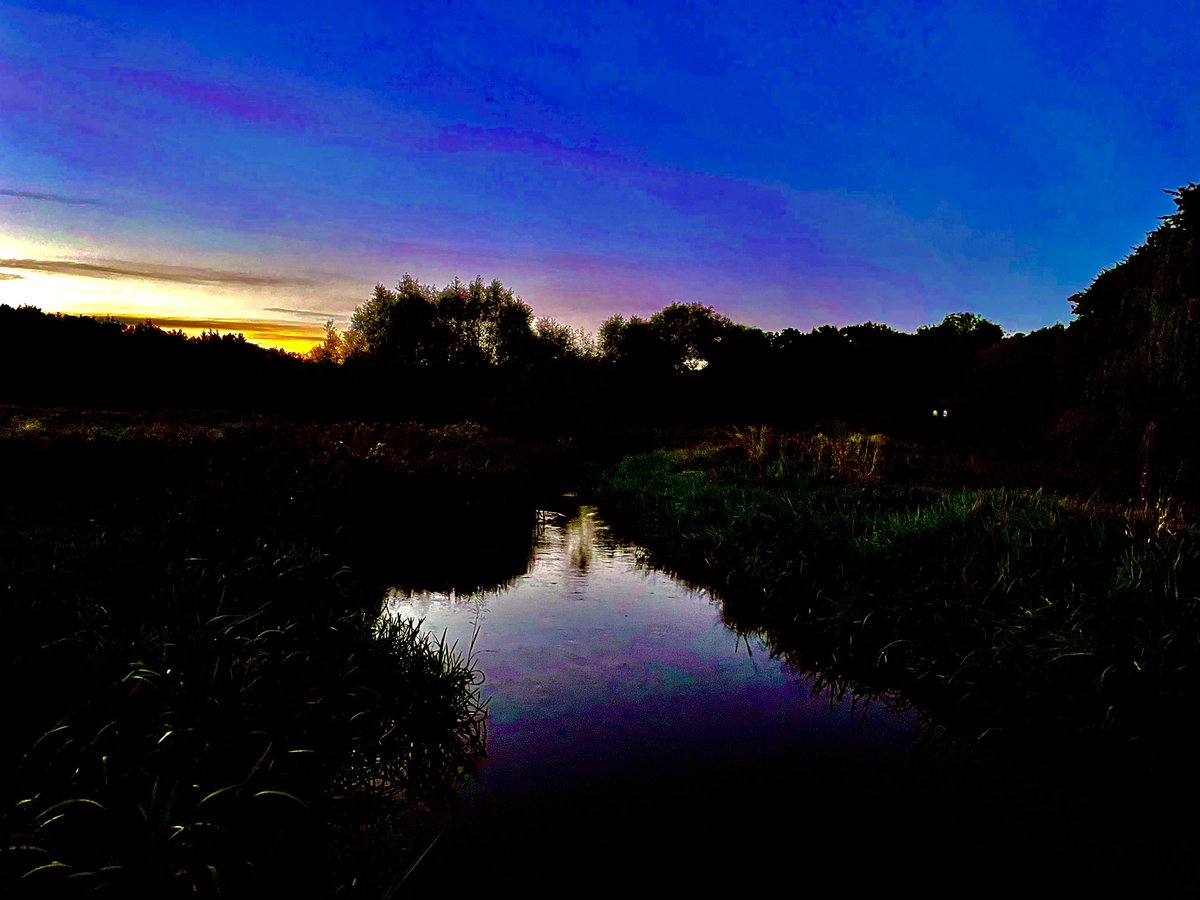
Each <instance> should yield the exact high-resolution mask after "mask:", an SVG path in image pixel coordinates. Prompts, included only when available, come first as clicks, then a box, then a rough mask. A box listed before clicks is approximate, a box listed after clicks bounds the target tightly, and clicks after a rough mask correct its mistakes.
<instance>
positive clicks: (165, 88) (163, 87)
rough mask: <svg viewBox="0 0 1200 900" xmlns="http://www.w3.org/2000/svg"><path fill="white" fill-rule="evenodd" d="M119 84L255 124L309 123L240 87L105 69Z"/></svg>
mask: <svg viewBox="0 0 1200 900" xmlns="http://www.w3.org/2000/svg"><path fill="white" fill-rule="evenodd" d="M109 74H110V75H111V76H112V77H113V78H114V79H115V80H116V81H117V83H119V84H124V85H129V86H131V87H134V88H136V89H137V90H139V91H145V92H148V93H155V94H159V95H161V96H164V97H169V98H171V99H175V100H182V101H183V102H184V103H187V104H190V105H192V106H198V107H201V108H204V109H209V110H212V111H214V112H217V113H221V114H223V115H227V116H231V117H233V118H235V119H242V120H244V121H247V122H252V123H255V124H266V125H282V126H285V127H290V128H303V127H305V126H306V125H308V124H310V123H309V122H308V120H307V118H306V116H305V115H304V114H302V112H301V111H300V110H298V109H296V107H295V105H294V104H293V103H292V102H290V101H284V100H281V99H278V98H275V97H269V96H266V95H263V94H260V93H257V92H253V91H249V90H247V89H245V88H243V87H239V86H235V85H229V84H220V83H215V82H208V81H193V80H192V79H189V78H181V77H180V76H178V75H173V74H171V73H169V72H156V71H149V70H146V69H121V68H112V69H109Z"/></svg>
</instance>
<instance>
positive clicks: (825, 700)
mask: <svg viewBox="0 0 1200 900" xmlns="http://www.w3.org/2000/svg"><path fill="white" fill-rule="evenodd" d="M539 521H540V523H541V527H540V529H539V534H538V536H537V540H536V545H535V548H534V553H533V556H532V563H531V565H530V568H529V571H528V572H527V573H526V574H525V575H523V576H522V577H520V578H518V579H516V580H515V581H514V582H513V583H511V584H510V585H509V586H508V587H506V588H503V589H500V590H497V591H493V592H488V593H484V594H482V595H479V596H473V597H464V596H452V595H450V596H448V595H445V594H433V593H424V592H422V593H414V594H411V595H407V596H406V595H405V594H403V593H401V592H398V591H397V592H393V594H392V595H391V596H390V597H389V598H388V603H387V610H388V612H389V613H390V614H392V615H402V616H408V617H418V618H423V619H424V620H425V625H426V627H427V628H429V629H430V630H431V631H433V632H435V633H437V634H442V633H443V632H444V633H445V634H446V635H447V637H448V638H449V639H450V640H451V641H457V642H458V646H459V648H460V649H464V650H465V649H466V648H467V647H468V646H469V645H470V643H471V638H472V635H473V633H474V631H475V628H476V627H477V626H478V629H479V633H478V636H477V638H476V640H475V648H474V649H475V654H476V658H477V665H478V667H479V668H480V669H482V671H483V672H484V674H485V676H486V682H485V684H484V693H485V696H487V697H489V698H490V706H489V710H490V717H489V722H488V755H489V759H488V763H487V765H486V766H485V768H484V770H483V772H482V774H481V777H480V779H479V782H478V784H477V785H476V786H475V790H478V791H483V792H484V793H488V794H496V793H508V792H517V793H520V792H523V791H526V790H529V789H531V788H532V787H533V786H534V785H536V786H538V787H539V788H546V787H549V786H553V785H554V784H555V783H556V782H557V783H560V784H561V783H563V782H572V781H577V780H588V779H603V778H605V777H606V776H610V775H612V774H614V773H617V772H628V771H629V770H631V769H634V768H639V769H653V768H654V767H656V766H659V765H671V766H678V765H680V764H687V763H696V762H701V761H713V760H716V759H730V758H735V759H737V758H742V759H746V760H747V761H750V760H753V759H754V758H755V757H762V756H765V755H766V754H777V753H779V752H780V751H783V750H788V749H790V748H797V749H803V750H807V751H818V752H820V751H824V752H833V753H837V754H838V755H841V754H843V753H847V754H869V755H875V754H878V753H883V754H885V755H892V754H893V753H900V754H902V753H903V752H904V751H905V750H906V749H907V748H908V747H910V746H911V743H912V740H913V733H914V730H915V724H914V721H913V719H912V718H911V717H909V716H903V715H900V714H897V713H896V712H894V711H892V710H890V709H888V708H887V707H886V706H885V705H884V704H883V703H880V702H875V703H873V704H870V705H868V706H867V707H865V708H864V705H863V704H862V703H859V704H858V705H857V706H853V705H852V704H851V703H850V701H849V700H846V701H831V699H830V697H829V696H828V695H816V696H814V695H813V694H812V682H811V679H809V678H808V677H807V676H805V675H798V674H796V673H793V672H790V671H788V670H787V669H786V668H785V667H784V666H783V664H782V663H781V662H780V661H779V660H775V659H771V658H770V656H769V655H768V653H767V652H766V650H765V649H763V646H762V645H761V643H759V642H758V640H757V639H755V638H751V639H749V641H747V640H746V639H745V638H741V637H738V636H737V635H735V634H734V633H733V632H732V631H730V630H729V629H727V628H726V627H725V626H724V624H723V623H722V622H721V617H720V609H719V605H718V604H717V603H715V602H713V601H712V599H711V598H710V597H709V596H708V595H707V594H706V593H704V592H702V591H701V592H697V591H691V590H689V589H687V588H686V587H684V586H682V585H681V584H680V583H679V582H677V581H675V580H674V579H673V578H671V577H670V576H668V575H665V574H663V573H661V572H658V571H655V570H652V569H648V568H645V567H639V565H638V559H637V556H636V553H635V552H634V551H633V550H632V549H630V548H627V547H622V546H621V545H619V544H617V543H616V542H615V541H614V540H613V539H612V537H611V535H610V534H609V532H608V529H607V528H606V527H605V526H604V525H603V523H602V522H601V521H600V520H599V519H598V518H597V517H596V514H595V512H594V511H593V510H592V509H590V508H588V507H583V508H581V509H580V510H579V511H578V512H577V513H575V514H573V515H564V514H557V513H542V514H540V515H539Z"/></svg>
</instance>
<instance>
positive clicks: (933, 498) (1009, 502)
mask: <svg viewBox="0 0 1200 900" xmlns="http://www.w3.org/2000/svg"><path fill="white" fill-rule="evenodd" d="M843 444H844V446H845V448H847V449H846V450H845V452H846V454H847V455H848V456H849V457H850V462H849V463H848V464H846V465H845V466H844V467H843V468H842V470H841V477H839V478H838V479H836V480H833V481H831V480H830V479H829V477H828V470H827V469H825V468H823V466H822V464H821V463H820V461H819V460H818V461H815V462H814V460H813V457H812V454H811V447H810V446H800V447H797V448H795V449H794V450H792V451H791V452H786V453H783V454H781V455H779V456H778V457H776V458H775V460H774V461H773V462H772V463H771V464H769V465H767V466H765V467H764V466H761V465H759V464H757V462H756V461H754V460H747V459H746V458H745V456H744V455H743V450H742V449H741V448H738V447H734V448H732V449H731V448H729V447H714V446H710V447H702V448H698V449H693V450H691V451H687V452H674V453H669V452H659V453H654V454H648V455H642V456H637V457H631V458H629V459H626V460H624V461H623V462H622V463H621V464H620V465H618V466H616V467H615V468H613V469H611V470H610V471H608V472H607V473H605V475H604V476H603V477H601V478H600V479H599V480H598V481H597V484H596V486H595V493H596V497H597V500H598V502H599V504H600V507H601V509H602V510H603V512H604V514H605V516H606V518H607V519H608V520H609V521H610V523H612V524H613V526H614V527H615V528H617V529H618V530H622V531H624V532H625V533H626V534H627V535H628V536H629V537H631V538H632V539H633V540H636V541H639V542H641V543H643V544H644V545H645V546H646V547H647V548H648V549H649V551H650V557H651V560H652V561H653V562H654V563H655V564H656V565H660V566H662V567H664V568H667V569H669V570H672V571H676V572H679V573H681V574H682V575H683V576H684V577H686V578H687V579H688V580H690V581H693V582H697V583H701V584H704V585H707V586H708V587H710V588H711V589H713V590H714V591H715V593H716V594H717V595H718V596H720V597H722V598H723V601H724V612H725V615H726V618H727V619H728V620H729V621H730V623H731V624H733V625H734V626H735V627H737V628H739V629H740V630H743V631H746V632H756V633H761V634H763V635H764V636H765V638H766V639H767V640H768V642H769V643H770V645H771V646H772V648H773V650H774V652H777V653H779V654H781V655H785V656H787V657H788V658H789V659H791V660H792V661H793V664H794V665H796V666H797V667H798V668H800V669H803V670H805V671H810V672H814V671H815V672H817V673H818V674H819V675H820V676H821V678H822V683H823V684H825V685H832V686H835V687H836V686H838V685H841V686H842V687H843V688H844V689H846V690H850V691H864V692H867V693H872V692H877V693H889V692H899V693H900V694H901V695H902V696H904V697H905V698H907V700H908V701H909V702H912V703H915V704H917V705H919V706H921V707H923V708H925V709H927V710H929V711H931V713H932V714H934V715H935V717H936V718H937V719H938V721H941V722H943V723H947V724H949V725H951V726H952V727H954V728H955V729H957V730H958V731H959V732H960V733H966V734H971V735H975V736H979V735H984V734H987V735H989V736H990V737H992V738H997V737H999V736H1005V735H1006V736H1008V737H1009V738H1011V739H1020V738H1021V736H1028V735H1040V736H1041V737H1043V738H1044V737H1045V736H1046V735H1048V734H1056V735H1060V736H1079V735H1084V734H1101V733H1102V734H1106V735H1109V736H1113V737H1117V738H1120V739H1122V740H1133V739H1143V740H1145V741H1146V742H1147V743H1149V742H1150V741H1151V739H1153V740H1154V741H1157V742H1159V744H1160V746H1165V745H1167V744H1169V743H1170V741H1171V739H1172V738H1178V737H1179V736H1181V735H1183V734H1185V733H1187V732H1188V731H1189V730H1190V728H1191V725H1190V722H1188V721H1186V717H1183V716H1181V715H1180V714H1179V710H1180V708H1182V706H1183V704H1185V703H1186V702H1187V701H1188V698H1191V697H1194V696H1195V695H1196V690H1197V689H1198V688H1200V684H1198V683H1197V676H1198V674H1200V670H1198V669H1197V664H1198V663H1200V629H1197V627H1196V626H1197V621H1196V616H1197V612H1198V606H1197V590H1198V586H1197V584H1196V578H1197V572H1198V567H1200V552H1198V548H1197V536H1196V533H1195V530H1194V528H1192V527H1190V526H1187V525H1186V524H1185V522H1184V520H1183V518H1182V515H1181V514H1180V513H1179V510H1178V508H1177V507H1175V506H1174V505H1171V504H1165V503H1160V504H1158V505H1157V506H1155V505H1145V504H1143V505H1134V506H1130V507H1124V508H1122V507H1116V506H1113V505H1111V504H1110V505H1101V504H1098V503H1097V504H1092V503H1082V502H1078V501H1073V500H1063V499H1060V498H1057V497H1054V496H1051V495H1049V494H1045V493H1042V492H1038V491H1032V492H1030V491H1020V490H1013V489H953V490H950V489H934V488H925V487H919V486H912V485H903V484H896V483H888V482H880V481H878V480H877V479H874V478H873V477H871V471H872V468H873V467H875V466H877V465H878V460H877V459H876V457H875V454H876V452H877V450H878V449H879V448H881V447H886V443H879V444H877V445H876V446H875V447H874V448H872V442H871V441H870V440H869V439H863V440H860V441H845V442H843ZM847 471H848V474H847ZM864 476H866V477H864Z"/></svg>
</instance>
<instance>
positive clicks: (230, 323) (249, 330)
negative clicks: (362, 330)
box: [103, 315, 322, 341]
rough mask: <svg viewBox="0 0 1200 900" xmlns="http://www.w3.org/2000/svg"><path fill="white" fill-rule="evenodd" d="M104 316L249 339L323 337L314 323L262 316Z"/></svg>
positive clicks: (121, 320) (116, 319)
mask: <svg viewBox="0 0 1200 900" xmlns="http://www.w3.org/2000/svg"><path fill="white" fill-rule="evenodd" d="M103 318H105V319H109V320H111V321H115V322H120V323H121V324H123V325H141V324H143V323H145V322H147V321H149V322H151V323H152V324H153V325H155V326H156V327H158V328H162V329H165V330H168V331H170V330H172V329H175V328H181V329H185V330H192V331H219V332H222V333H231V332H240V333H241V334H244V335H245V336H246V338H247V339H248V340H253V341H259V340H267V339H271V340H274V339H281V340H297V339H304V338H315V337H320V336H321V334H322V330H321V329H320V328H317V327H316V326H315V325H306V324H303V323H300V322H271V321H264V320H262V319H219V318H207V317H201V318H191V317H188V316H129V315H108V316H103Z"/></svg>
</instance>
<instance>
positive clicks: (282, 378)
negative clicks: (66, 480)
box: [0, 184, 1200, 490]
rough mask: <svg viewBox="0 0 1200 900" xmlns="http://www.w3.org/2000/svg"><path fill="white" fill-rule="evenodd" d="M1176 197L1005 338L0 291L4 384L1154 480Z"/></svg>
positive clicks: (877, 327)
mask: <svg viewBox="0 0 1200 900" xmlns="http://www.w3.org/2000/svg"><path fill="white" fill-rule="evenodd" d="M1170 193H1171V195H1172V196H1173V198H1174V200H1175V203H1176V207H1177V211H1176V212H1175V213H1174V214H1172V215H1170V216H1166V217H1164V219H1163V221H1162V222H1161V223H1160V225H1159V227H1158V228H1157V229H1155V230H1154V231H1153V232H1152V233H1150V234H1149V235H1148V238H1147V240H1146V242H1145V244H1143V245H1142V246H1140V247H1138V248H1136V249H1135V250H1134V251H1133V252H1132V253H1131V254H1130V256H1129V257H1127V258H1126V259H1125V260H1123V261H1121V262H1119V263H1117V264H1116V265H1114V266H1112V267H1111V268H1109V269H1107V270H1105V271H1104V272H1102V273H1101V274H1100V275H1099V276H1098V277H1097V278H1096V279H1095V281H1094V282H1093V284H1092V285H1091V286H1090V287H1089V288H1088V289H1087V290H1085V291H1083V292H1081V293H1079V294H1077V295H1075V296H1074V297H1071V298H1070V303H1071V304H1072V306H1073V311H1074V320H1073V321H1072V323H1071V324H1070V326H1069V327H1068V326H1063V325H1055V326H1052V327H1049V328H1043V329H1040V330H1037V331H1034V332H1032V333H1029V334H1013V335H1005V334H1004V332H1003V330H1002V329H1001V328H1000V326H998V325H997V324H996V323H994V322H990V321H988V320H986V319H984V318H982V317H981V316H979V315H977V314H975V313H971V312H960V313H954V314H951V315H949V316H946V317H945V319H943V321H941V322H940V323H937V324H930V325H927V326H924V327H921V328H919V329H917V330H916V332H914V333H907V332H901V331H897V330H895V329H893V328H891V327H889V326H887V325H883V324H879V323H873V322H866V323H863V324H859V325H849V326H844V327H834V326H832V325H825V326H822V327H820V328H816V329H813V330H811V331H808V332H802V331H798V330H796V329H784V330H782V331H778V332H768V331H763V330H761V329H758V328H753V327H750V326H747V325H743V324H740V323H737V322H735V321H733V320H732V319H730V318H729V317H727V316H725V315H723V314H721V313H719V312H718V311H716V310H715V309H714V308H713V307H711V306H707V305H703V304H699V303H672V304H670V305H668V306H666V307H664V308H663V309H661V310H659V311H658V312H655V313H654V314H653V315H650V316H647V317H640V316H630V317H627V318H626V317H622V316H612V317H610V318H609V319H608V320H606V321H605V322H604V323H603V324H602V325H601V327H600V329H599V331H598V333H597V334H596V335H595V336H593V335H590V334H586V333H584V332H582V331H580V330H577V329H572V328H570V327H568V326H565V325H563V324H561V323H558V322H555V321H554V320H552V319H549V318H538V317H536V316H535V315H534V312H533V310H532V309H531V308H530V306H529V305H528V304H527V303H525V302H524V301H523V300H522V299H521V298H520V297H518V296H516V295H515V294H514V292H513V291H512V289H511V288H508V287H506V286H505V285H504V284H502V283H501V282H500V281H498V280H493V281H490V282H484V281H483V279H482V278H476V279H475V280H474V281H471V282H469V283H468V282H463V281H461V280H458V279H455V280H454V281H453V282H452V283H450V284H448V285H446V286H445V287H443V288H440V289H438V288H435V287H433V286H432V285H427V284H422V283H421V282H420V281H418V280H417V279H415V278H413V277H411V276H409V275H405V276H404V278H403V279H402V280H401V281H400V282H399V283H398V284H397V285H396V286H395V287H394V288H388V287H385V286H384V285H382V284H380V285H378V286H376V288H375V290H374V292H373V294H372V295H371V297H369V298H368V299H367V300H366V301H365V302H364V303H362V304H361V305H360V306H359V307H358V308H357V309H356V310H355V311H354V313H353V316H352V317H351V320H350V323H349V325H348V327H347V328H345V329H344V330H338V329H336V328H334V327H333V325H332V323H330V324H329V325H327V328H326V334H325V338H324V340H323V341H322V342H321V343H320V344H318V345H317V346H316V347H314V348H313V350H312V351H311V352H310V353H309V354H307V355H306V356H305V357H303V358H302V357H299V356H297V355H295V354H287V353H283V352H281V351H270V350H264V349H262V348H259V347H256V346H254V345H252V344H250V343H248V342H246V341H245V340H244V338H242V337H241V336H240V335H218V334H216V333H215V332H214V333H209V334H206V335H204V336H202V337H200V338H186V337H184V336H183V335H182V334H180V333H172V332H163V331H161V330H159V329H156V328H154V327H153V326H152V325H150V324H148V323H147V324H143V325H137V326H127V325H121V324H120V323H117V322H114V321H106V320H97V319H88V318H86V317H76V316H64V315H47V314H43V313H41V312H40V311H38V310H36V309H32V308H28V307H23V308H18V309H12V308H11V307H7V306H0V329H3V333H4V334H5V336H6V338H7V341H6V344H7V346H8V348H9V351H8V352H7V353H6V354H5V355H4V356H3V358H2V359H0V376H3V381H2V382H0V399H2V400H6V401H9V402H54V403H85V404H108V405H117V406H119V405H129V406H138V405H151V406H154V405H157V406H164V405H167V406H170V405H174V406H182V407H214V406H215V407H222V408H234V409H239V408H243V409H263V410H277V411H286V412H293V413H298V414H305V415H313V416H371V417H375V418H381V419H387V418H393V419H424V420H443V421H446V420H453V419H463V418H471V419H475V420H478V421H484V422H490V423H496V424H504V423H514V424H520V425H527V426H535V427H544V428H547V429H555V428H559V429H561V428H577V427H583V426H585V425H588V426H596V427H607V426H610V425H613V424H640V425H665V426H670V425H678V424H685V425H722V424H736V423H750V422H754V423H765V424H771V425H775V426H778V427H784V428H796V429H800V428H809V427H819V426H823V425H826V424H828V423H834V422H841V423H845V424H846V425H847V427H854V428H868V429H873V430H886V431H889V432H893V433H899V434H907V435H911V436H913V437H916V438H936V439H937V440H939V441H942V442H947V443H948V444H949V445H961V446H976V445H987V446H1002V447H1006V448H1008V449H1010V450H1011V451H1013V452H1020V453H1033V452H1040V453H1044V454H1050V455H1054V456H1055V457H1056V458H1059V459H1061V460H1063V461H1065V462H1066V463H1067V464H1070V465H1074V464H1080V465H1084V464H1087V465H1100V466H1104V465H1108V466H1110V467H1112V468H1113V470H1114V471H1117V470H1119V471H1121V472H1124V473H1126V474H1127V475H1128V474H1129V473H1136V474H1137V477H1138V478H1140V479H1141V481H1142V482H1146V483H1147V484H1148V483H1149V482H1150V481H1153V480H1155V479H1157V480H1158V481H1159V482H1162V483H1161V484H1158V485H1157V487H1156V488H1155V489H1157V490H1173V489H1174V486H1177V485H1182V484H1185V483H1186V484H1192V485H1195V486H1198V487H1200V471H1196V472H1194V473H1193V472H1192V469H1191V468H1190V467H1191V466H1192V464H1191V463H1189V462H1188V461H1187V460H1188V459H1191V458H1195V459H1200V454H1194V453H1191V451H1192V450H1193V449H1200V447H1193V444H1194V439H1193V438H1191V433H1192V429H1191V425H1190V423H1191V420H1192V417H1193V416H1194V414H1195V413H1196V411H1197V410H1198V409H1200V384H1198V377H1200V376H1198V373H1200V299H1198V298H1200V262H1198V260H1197V254H1198V250H1197V234H1198V233H1200V200H1197V197H1198V196H1200V195H1198V193H1197V185H1195V184H1189V185H1187V186H1185V187H1182V188H1179V189H1178V190H1174V191H1171V192H1170ZM1176 469H1178V471H1176ZM1151 473H1157V474H1153V475H1152V474H1151ZM1147 484H1143V485H1142V487H1143V488H1146V489H1149V488H1147Z"/></svg>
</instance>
